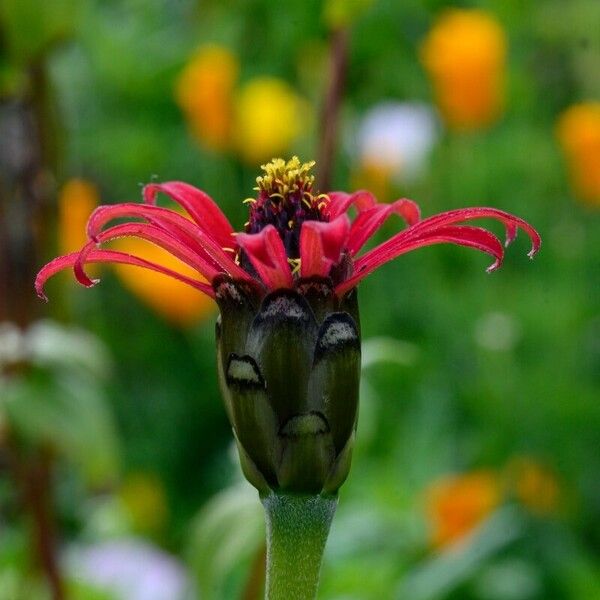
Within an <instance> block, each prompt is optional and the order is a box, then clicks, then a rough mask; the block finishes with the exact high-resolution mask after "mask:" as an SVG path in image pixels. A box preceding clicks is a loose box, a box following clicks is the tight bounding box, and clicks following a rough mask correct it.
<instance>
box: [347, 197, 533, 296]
mask: <svg viewBox="0 0 600 600" xmlns="http://www.w3.org/2000/svg"><path fill="white" fill-rule="evenodd" d="M480 218H493V219H496V220H498V221H500V222H502V223H503V224H504V225H505V227H506V231H507V241H508V242H511V241H512V240H513V239H514V237H515V235H516V231H517V228H519V227H520V228H521V229H523V230H524V231H525V232H526V233H527V234H528V235H529V237H530V239H531V242H532V248H531V250H530V252H529V256H530V257H531V258H532V257H533V256H534V255H535V254H536V252H537V251H538V250H539V248H540V245H541V239H540V236H539V234H538V232H537V231H536V230H535V229H534V228H533V227H532V226H531V225H529V223H527V222H526V221H524V220H523V219H520V218H518V217H515V216H514V215H511V214H509V213H507V212H504V211H501V210H498V209H495V208H485V207H472V208H465V209H458V210H452V211H448V212H445V213H440V214H439V215H434V216H432V217H429V218H427V219H424V220H422V221H418V222H417V223H415V224H414V225H412V226H411V227H409V228H408V229H405V230H404V231H401V232H400V233H397V234H396V235H394V236H393V237H391V238H390V239H389V240H387V241H385V242H383V243H382V244H380V245H379V246H377V247H375V248H374V249H373V250H370V251H369V252H367V253H366V254H364V255H363V256H361V257H360V258H358V259H356V260H355V262H354V274H353V275H351V276H350V277H349V278H348V279H346V280H345V281H343V282H341V283H340V284H339V285H338V286H337V287H336V292H337V293H338V294H339V295H341V294H344V293H345V292H347V291H348V290H350V289H351V288H353V287H355V286H356V285H357V284H358V283H359V282H360V281H361V280H362V279H364V278H365V277H366V276H367V275H369V274H370V273H372V272H373V271H374V270H375V269H377V268H378V267H380V266H381V265H383V264H385V263H386V262H389V261H390V260H392V259H394V258H397V257H398V256H400V255H402V254H406V253H407V252H410V251H411V250H415V249H417V248H420V247H422V246H429V245H432V244H439V243H451V244H457V245H460V246H468V247H471V248H475V249H477V250H481V251H483V252H486V253H488V254H490V255H491V256H493V257H494V258H495V259H496V260H495V262H494V263H493V264H492V265H491V266H490V267H489V268H488V271H493V270H495V269H497V268H498V267H499V266H500V265H501V264H502V260H503V258H504V248H503V246H502V244H501V243H500V240H498V238H497V237H496V236H495V235H493V234H492V233H490V232H489V231H487V230H485V229H482V228H479V227H471V226H466V225H459V226H456V225H455V224H456V223H462V222H464V221H470V220H472V219H480Z"/></svg>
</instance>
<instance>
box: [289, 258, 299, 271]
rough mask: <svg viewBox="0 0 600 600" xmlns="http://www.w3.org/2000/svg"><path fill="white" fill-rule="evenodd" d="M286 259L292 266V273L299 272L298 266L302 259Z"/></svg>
mask: <svg viewBox="0 0 600 600" xmlns="http://www.w3.org/2000/svg"><path fill="white" fill-rule="evenodd" d="M287 260H288V263H289V265H290V267H292V275H296V274H297V273H299V272H300V267H301V265H302V259H301V258H288V259H287Z"/></svg>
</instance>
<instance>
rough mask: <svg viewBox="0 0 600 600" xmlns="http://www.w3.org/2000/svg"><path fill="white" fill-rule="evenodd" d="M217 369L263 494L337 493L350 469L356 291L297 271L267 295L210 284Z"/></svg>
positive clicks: (243, 452)
mask: <svg viewBox="0 0 600 600" xmlns="http://www.w3.org/2000/svg"><path fill="white" fill-rule="evenodd" d="M213 285H214V289H215V291H216V298H217V302H218V304H219V308H220V310H221V317H220V318H219V321H218V322H217V349H218V369H219V380H220V383H221V391H222V394H223V398H224V401H225V406H226V409H227V414H228V416H229V419H230V421H231V424H232V427H233V431H234V434H235V437H236V440H237V445H238V450H239V454H240V460H241V463H242V468H243V471H244V474H245V476H246V478H247V479H248V481H249V482H250V483H251V484H252V485H254V486H255V487H256V488H257V489H258V490H259V492H260V493H261V494H263V495H266V494H268V493H269V492H270V491H276V492H279V491H282V492H291V493H296V494H318V493H325V494H334V493H335V492H336V491H337V490H338V488H339V487H340V486H341V485H342V483H343V482H344V480H345V479H346V477H347V475H348V471H349V469H350V459H351V454H352V447H353V443H354V431H355V429H356V420H357V408H358V388H359V378H360V335H359V324H358V308H357V301H356V290H353V291H351V292H350V293H349V294H348V295H346V296H345V297H344V298H343V299H342V300H340V299H338V298H337V296H336V295H335V294H334V292H333V287H332V285H331V282H330V281H329V280H328V279H322V278H311V279H299V280H298V282H297V283H296V285H295V287H294V289H282V290H277V291H274V292H272V293H270V294H268V295H266V296H265V297H264V298H262V299H261V295H260V294H259V292H258V291H257V290H255V289H253V287H252V286H251V285H248V284H247V283H246V282H244V283H241V282H236V281H234V280H232V279H230V278H228V277H225V276H222V277H220V278H219V279H218V280H217V281H215V282H214V284H213Z"/></svg>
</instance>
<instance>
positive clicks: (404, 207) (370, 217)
mask: <svg viewBox="0 0 600 600" xmlns="http://www.w3.org/2000/svg"><path fill="white" fill-rule="evenodd" d="M392 214H397V215H400V216H401V217H402V218H403V219H404V220H405V221H406V223H407V225H414V224H415V223H417V222H418V221H419V219H420V218H421V211H420V209H419V205H418V204H417V203H416V202H413V201H412V200H408V199H407V198H401V199H400V200H396V201H395V202H392V203H390V204H377V205H376V206H373V207H372V208H369V209H367V210H364V211H362V212H360V213H359V214H358V215H357V217H356V219H354V221H353V222H352V228H351V229H350V240H349V242H348V251H349V252H350V255H351V256H354V255H355V254H356V253H357V252H358V251H359V250H360V249H361V248H362V247H363V246H364V245H365V243H366V242H367V241H368V240H369V238H371V237H372V236H373V235H374V234H375V233H376V232H377V231H378V230H379V228H380V227H381V226H382V225H383V224H384V223H385V221H386V220H387V219H388V217H389V216H390V215H392Z"/></svg>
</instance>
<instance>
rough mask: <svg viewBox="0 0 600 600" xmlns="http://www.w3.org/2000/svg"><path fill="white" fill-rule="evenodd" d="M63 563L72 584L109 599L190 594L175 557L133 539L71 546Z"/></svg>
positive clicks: (171, 598) (158, 599) (174, 599)
mask: <svg viewBox="0 0 600 600" xmlns="http://www.w3.org/2000/svg"><path fill="white" fill-rule="evenodd" d="M66 563H67V571H68V572H69V573H70V574H72V577H73V579H74V580H75V581H78V582H82V583H86V584H89V585H92V586H94V588H96V589H97V590H98V592H99V593H100V592H102V593H104V594H110V597H111V598H127V600H182V599H183V598H188V597H190V594H191V591H192V590H191V587H192V586H191V583H190V581H189V578H188V576H187V574H186V572H185V568H184V566H183V565H182V564H181V563H180V562H179V561H178V560H177V559H176V558H174V557H173V556H171V555H170V554H167V553H166V552H164V551H163V550H161V549H160V548H157V547H155V546H153V545H152V544H149V543H148V542H145V541H143V540H141V539H137V538H135V537H130V538H121V539H117V540H108V541H104V542H100V543H96V544H90V545H76V546H75V545H74V546H73V547H71V548H70V552H69V553H68V556H67V561H66ZM103 597H104V596H103Z"/></svg>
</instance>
